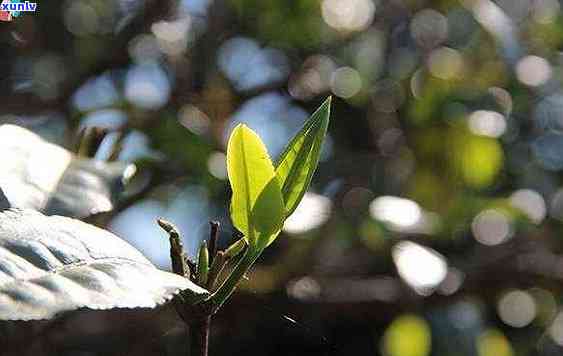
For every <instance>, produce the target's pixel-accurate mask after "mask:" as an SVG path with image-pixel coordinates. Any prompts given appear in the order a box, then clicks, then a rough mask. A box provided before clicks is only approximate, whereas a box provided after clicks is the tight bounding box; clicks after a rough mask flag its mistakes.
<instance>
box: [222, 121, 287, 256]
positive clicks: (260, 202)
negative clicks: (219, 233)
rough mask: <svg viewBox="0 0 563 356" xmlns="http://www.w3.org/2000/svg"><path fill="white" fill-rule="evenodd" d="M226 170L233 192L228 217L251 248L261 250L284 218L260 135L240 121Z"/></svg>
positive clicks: (276, 231) (272, 169) (228, 145)
mask: <svg viewBox="0 0 563 356" xmlns="http://www.w3.org/2000/svg"><path fill="white" fill-rule="evenodd" d="M227 173H228V176H229V182H230V184H231V189H232V191H233V196H232V199H231V220H232V221H233V225H234V226H235V227H236V228H237V229H238V230H239V231H240V232H242V233H243V234H244V236H245V239H246V240H247V241H248V244H249V246H250V248H252V249H253V250H256V251H258V250H262V249H264V248H266V247H267V246H268V245H269V244H270V243H271V242H272V241H273V240H274V239H275V238H276V237H277V235H278V234H279V232H280V231H281V228H282V226H283V220H284V218H285V206H284V202H283V196H282V192H281V189H280V185H279V183H278V180H277V178H276V174H275V170H274V166H273V163H272V161H271V159H270V157H269V155H268V151H267V149H266V146H265V145H264V143H263V142H262V140H261V139H260V137H259V136H258V135H257V134H256V133H255V132H254V131H252V130H251V129H250V128H248V127H247V126H246V125H244V124H239V125H238V126H237V127H235V129H234V130H233V132H232V133H231V136H230V138H229V143H228V144H227Z"/></svg>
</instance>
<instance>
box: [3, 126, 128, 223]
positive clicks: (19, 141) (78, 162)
mask: <svg viewBox="0 0 563 356" xmlns="http://www.w3.org/2000/svg"><path fill="white" fill-rule="evenodd" d="M0 161H1V162H2V170H0V188H1V189H2V190H3V191H4V194H5V195H6V197H7V199H8V201H9V202H10V205H11V206H12V207H17V208H28V209H34V210H38V211H41V212H44V213H46V214H49V215H54V214H58V215H64V216H71V217H78V218H81V217H86V216H89V215H93V214H97V213H102V212H107V211H111V210H112V209H113V207H114V203H115V201H116V200H117V195H118V194H117V193H118V192H120V191H121V190H122V189H123V182H124V180H125V179H126V178H127V177H128V176H129V175H131V174H132V172H134V169H135V166H134V165H132V164H127V163H123V162H102V161H97V160H93V159H80V158H77V157H76V156H75V155H73V154H72V153H71V152H69V151H67V150H65V149H64V148H62V147H59V146H56V145H54V144H51V143H49V142H47V141H45V140H43V139H42V138H41V137H39V136H38V135H36V134H34V133H33V132H31V131H29V130H27V129H25V128H22V127H19V126H15V125H2V126H0Z"/></svg>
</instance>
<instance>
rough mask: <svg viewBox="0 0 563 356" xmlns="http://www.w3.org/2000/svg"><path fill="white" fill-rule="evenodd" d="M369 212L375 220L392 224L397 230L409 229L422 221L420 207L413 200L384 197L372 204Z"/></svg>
mask: <svg viewBox="0 0 563 356" xmlns="http://www.w3.org/2000/svg"><path fill="white" fill-rule="evenodd" d="M369 211H370V214H371V216H372V217H373V218H374V219H377V220H381V221H383V222H387V223H390V224H391V225H394V226H395V227H397V228H409V227H412V226H414V225H416V224H417V223H419V222H420V221H421V219H422V210H421V209H420V206H419V205H418V204H417V203H415V202H414V201H412V200H409V199H404V198H399V197H393V196H383V197H379V198H377V199H375V200H374V201H372V202H371V204H370V207H369Z"/></svg>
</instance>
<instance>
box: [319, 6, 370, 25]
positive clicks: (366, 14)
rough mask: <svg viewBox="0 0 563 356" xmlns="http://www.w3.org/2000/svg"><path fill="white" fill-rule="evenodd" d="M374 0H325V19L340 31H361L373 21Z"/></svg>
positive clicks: (323, 13) (323, 8)
mask: <svg viewBox="0 0 563 356" xmlns="http://www.w3.org/2000/svg"><path fill="white" fill-rule="evenodd" d="M375 6H376V5H375V3H374V2H373V0H347V1H341V0H323V2H322V4H321V10H322V15H323V19H324V20H325V22H326V23H327V24H328V25H329V26H330V27H332V28H334V29H335V30H338V31H361V30H363V29H365V28H367V27H368V26H369V25H370V24H371V22H372V21H373V15H374V13H375Z"/></svg>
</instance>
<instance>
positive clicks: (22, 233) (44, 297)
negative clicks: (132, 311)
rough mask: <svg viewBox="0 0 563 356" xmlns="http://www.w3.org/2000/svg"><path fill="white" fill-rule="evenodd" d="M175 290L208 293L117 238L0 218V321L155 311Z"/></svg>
mask: <svg viewBox="0 0 563 356" xmlns="http://www.w3.org/2000/svg"><path fill="white" fill-rule="evenodd" d="M179 290H183V293H182V295H185V296H186V297H188V298H189V297H191V298H193V299H194V300H197V299H199V298H203V297H205V296H206V295H207V291H206V290H204V289H202V288H200V287H198V286H196V285H195V284H193V283H192V282H190V281H188V280H187V279H185V278H182V277H180V276H178V275H175V274H172V273H169V272H165V271H161V270H159V269H157V268H156V267H154V265H152V264H151V263H150V262H149V261H148V260H147V259H146V258H145V257H144V256H143V255H142V254H141V253H140V252H139V251H137V250H136V249H135V248H133V247H132V246H130V245H129V244H127V243H126V242H125V241H123V240H121V239H120V238H118V237H117V236H115V235H113V234H111V233H109V232H107V231H105V230H102V229H99V228H97V227H94V226H92V225H89V224H86V223H83V222H81V221H78V220H75V219H70V218H66V217H60V216H52V217H47V216H45V215H43V214H41V213H39V212H36V211H33V210H20V209H10V210H5V211H3V212H1V213H0V319H2V320H36V319H48V318H51V317H53V316H55V315H56V314H58V313H61V312H66V311H71V310H75V309H78V308H91V309H110V308H154V307H156V306H157V305H159V304H162V303H164V302H165V301H167V300H169V299H170V298H172V296H173V295H174V294H175V293H177V292H178V291H179Z"/></svg>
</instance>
